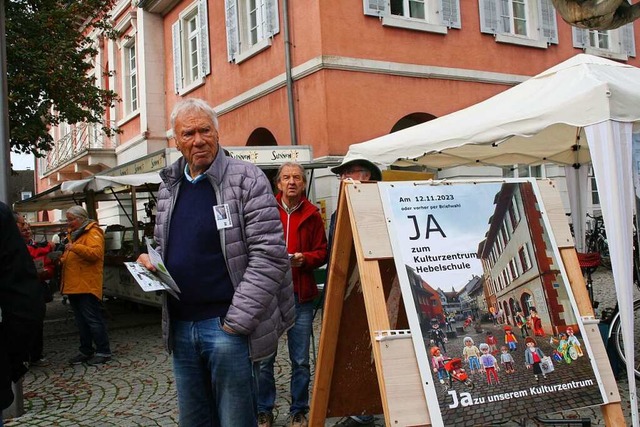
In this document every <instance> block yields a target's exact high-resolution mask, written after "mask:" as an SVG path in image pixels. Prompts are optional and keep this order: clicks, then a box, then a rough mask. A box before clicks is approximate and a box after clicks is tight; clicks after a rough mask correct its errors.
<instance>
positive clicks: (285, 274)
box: [155, 150, 295, 362]
mask: <svg viewBox="0 0 640 427" xmlns="http://www.w3.org/2000/svg"><path fill="white" fill-rule="evenodd" d="M184 167H185V160H184V158H180V159H179V160H178V161H176V162H175V163H173V164H172V165H171V166H169V167H167V168H165V169H164V170H163V171H162V172H160V176H161V177H162V180H163V183H162V184H160V190H159V192H158V206H157V216H156V226H155V238H156V242H157V243H158V248H157V249H158V251H159V252H160V254H162V250H163V248H164V245H165V242H166V241H167V238H168V236H169V233H171V232H172V231H173V230H170V229H169V228H170V224H171V214H172V212H173V207H174V203H175V201H176V200H177V196H178V191H179V189H180V183H181V182H182V180H183V179H184ZM206 174H207V178H208V179H209V182H210V183H211V186H212V187H213V189H214V191H215V194H216V199H217V202H218V203H219V204H223V203H226V204H228V205H229V210H230V213H231V221H232V224H233V226H232V227H231V228H226V229H223V230H220V232H219V233H220V243H221V245H222V249H223V253H224V256H225V259H226V261H227V269H228V271H229V276H230V277H231V282H232V283H233V287H234V289H235V293H234V295H233V300H232V301H231V306H230V307H229V311H228V312H227V317H226V318H225V323H226V324H227V325H229V326H230V327H231V328H233V330H234V331H236V332H238V333H240V334H243V335H247V336H249V351H250V356H251V359H252V360H253V361H254V362H255V361H258V360H261V359H264V358H266V357H267V356H269V355H271V354H272V353H274V352H275V351H276V348H277V346H278V339H279V338H280V336H281V335H282V334H283V333H284V332H285V331H286V330H287V329H288V328H290V327H291V326H292V325H293V322H294V316H295V307H294V297H293V284H292V280H291V268H290V264H289V259H288V256H287V249H286V246H285V243H284V239H283V232H282V223H281V222H280V215H279V213H278V208H277V205H276V200H275V198H274V196H273V193H272V192H271V186H270V185H269V181H268V180H267V177H266V176H265V175H264V173H263V172H262V171H261V170H260V169H258V168H257V167H256V166H254V165H252V164H250V163H247V162H244V161H241V160H236V159H233V158H230V157H227V156H226V155H225V154H224V153H223V151H222V150H218V155H217V156H216V158H215V160H214V162H213V163H212V164H211V166H210V167H209V169H208V170H207V172H206ZM178 232H179V231H178ZM184 238H188V237H187V236H185V237H184ZM166 298H167V297H166V295H165V297H164V302H163V309H162V332H163V334H162V335H163V339H164V343H165V347H166V349H167V351H169V352H171V351H172V347H171V342H172V340H171V336H170V335H171V328H170V322H169V310H168V309H167V300H166Z"/></svg>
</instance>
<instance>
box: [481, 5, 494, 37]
mask: <svg viewBox="0 0 640 427" xmlns="http://www.w3.org/2000/svg"><path fill="white" fill-rule="evenodd" d="M479 4H480V32H481V33H488V34H497V33H498V0H480V1H479Z"/></svg>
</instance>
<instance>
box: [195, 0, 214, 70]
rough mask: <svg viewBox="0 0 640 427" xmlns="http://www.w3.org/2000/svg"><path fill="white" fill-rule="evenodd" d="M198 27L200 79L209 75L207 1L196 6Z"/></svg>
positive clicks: (201, 1)
mask: <svg viewBox="0 0 640 427" xmlns="http://www.w3.org/2000/svg"><path fill="white" fill-rule="evenodd" d="M198 26H199V29H200V34H199V36H200V52H199V54H200V77H204V76H206V75H209V74H210V73H211V60H210V57H209V13H208V12H207V0H200V2H199V4H198Z"/></svg>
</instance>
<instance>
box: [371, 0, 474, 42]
mask: <svg viewBox="0 0 640 427" xmlns="http://www.w3.org/2000/svg"><path fill="white" fill-rule="evenodd" d="M395 2H401V4H402V14H401V15H399V14H393V13H392V12H391V3H390V2H389V1H387V0H363V7H364V14H365V15H369V16H375V17H377V18H379V19H380V21H381V23H382V25H383V26H385V27H396V28H405V29H409V30H416V31H424V32H431V33H437V34H447V33H448V30H449V29H450V28H457V29H459V28H461V20H460V0H395ZM412 2H415V3H420V4H422V5H423V10H424V18H418V17H415V16H411V4H412Z"/></svg>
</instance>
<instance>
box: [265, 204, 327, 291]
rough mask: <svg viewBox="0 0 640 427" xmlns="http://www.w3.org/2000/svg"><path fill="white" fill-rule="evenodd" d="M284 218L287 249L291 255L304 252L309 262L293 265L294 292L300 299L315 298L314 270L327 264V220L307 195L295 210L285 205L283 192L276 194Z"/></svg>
mask: <svg viewBox="0 0 640 427" xmlns="http://www.w3.org/2000/svg"><path fill="white" fill-rule="evenodd" d="M276 199H277V200H278V210H279V211H280V220H281V221H282V228H284V239H285V242H286V244H287V252H289V253H290V254H293V253H296V252H301V253H302V254H303V255H304V258H305V263H304V265H303V266H302V267H292V268H291V272H292V274H293V291H294V293H295V294H296V295H297V296H298V301H299V302H301V303H303V302H308V301H312V300H313V299H314V298H315V297H316V296H317V295H318V286H317V284H316V280H315V278H314V277H313V270H315V269H316V268H318V267H320V266H322V265H324V264H325V262H326V259H327V236H326V234H325V231H324V221H323V220H322V216H320V212H319V211H318V208H317V207H316V206H314V205H313V204H312V203H311V202H310V201H309V200H308V199H307V198H306V197H303V198H302V202H301V203H300V205H299V206H298V207H297V208H296V209H294V210H293V211H292V212H290V213H287V211H286V210H285V209H284V207H283V206H282V201H281V199H282V193H279V194H278V195H277V196H276Z"/></svg>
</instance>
